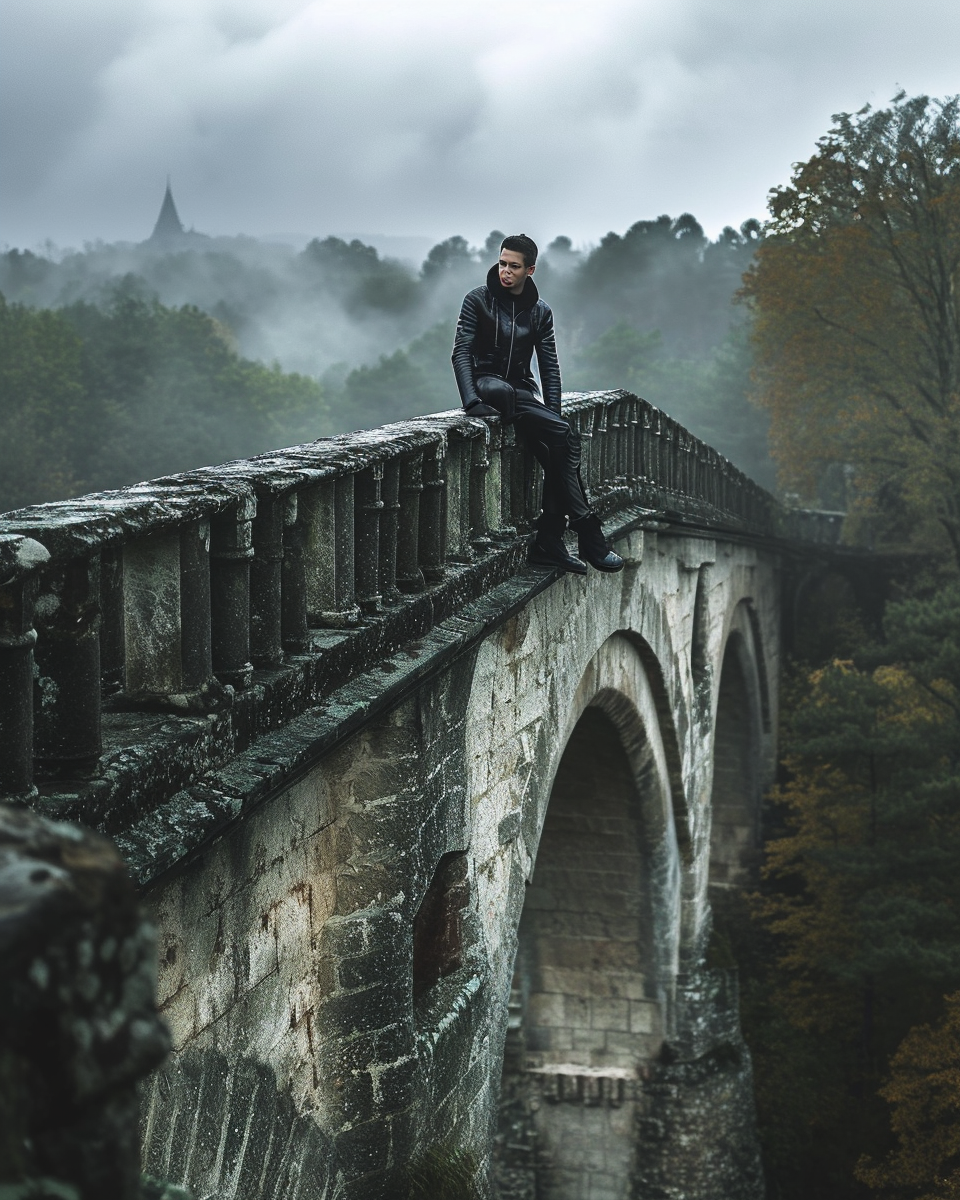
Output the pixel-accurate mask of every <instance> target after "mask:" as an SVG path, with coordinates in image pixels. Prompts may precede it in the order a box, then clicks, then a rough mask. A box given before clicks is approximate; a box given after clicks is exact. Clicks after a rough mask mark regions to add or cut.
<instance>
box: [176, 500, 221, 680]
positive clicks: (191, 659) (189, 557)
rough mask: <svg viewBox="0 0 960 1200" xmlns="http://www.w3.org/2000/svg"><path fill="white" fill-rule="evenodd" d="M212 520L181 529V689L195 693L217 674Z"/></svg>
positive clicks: (193, 523) (191, 523)
mask: <svg viewBox="0 0 960 1200" xmlns="http://www.w3.org/2000/svg"><path fill="white" fill-rule="evenodd" d="M210 581H211V565H210V522H209V521H192V522H190V524H188V525H185V526H184V527H183V528H182V529H181V530H180V668H181V680H180V686H179V688H178V691H180V692H182V693H184V694H186V695H192V694H196V693H200V692H202V691H203V690H204V689H205V688H208V687H209V686H210V683H211V680H212V677H213V629H212V623H211V604H212V601H211V592H210Z"/></svg>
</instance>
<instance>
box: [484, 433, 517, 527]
mask: <svg viewBox="0 0 960 1200" xmlns="http://www.w3.org/2000/svg"><path fill="white" fill-rule="evenodd" d="M511 457H512V447H511V444H510V441H509V438H508V435H507V431H506V430H505V429H504V427H503V425H502V424H500V422H499V421H498V422H497V423H496V425H492V426H491V427H490V469H489V470H488V471H487V517H488V520H489V522H490V526H489V528H490V533H491V534H492V535H493V536H494V537H495V538H498V539H500V540H502V541H507V540H509V539H510V538H514V537H516V536H517V530H516V527H515V526H514V525H513V524H512V522H511V519H510V466H511V462H510V460H511Z"/></svg>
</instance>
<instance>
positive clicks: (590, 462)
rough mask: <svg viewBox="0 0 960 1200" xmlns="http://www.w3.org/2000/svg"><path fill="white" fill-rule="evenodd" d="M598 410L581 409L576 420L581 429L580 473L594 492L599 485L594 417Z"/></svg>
mask: <svg viewBox="0 0 960 1200" xmlns="http://www.w3.org/2000/svg"><path fill="white" fill-rule="evenodd" d="M595 412H596V410H595V409H593V408H588V409H581V410H580V412H578V413H577V414H576V416H575V417H574V420H575V421H576V422H577V426H578V428H579V431H580V447H581V450H580V475H581V477H582V478H583V482H584V486H585V487H586V488H587V491H588V492H590V493H593V492H594V491H595V490H596V487H597V469H596V459H595V455H594V441H593V418H594V413H595Z"/></svg>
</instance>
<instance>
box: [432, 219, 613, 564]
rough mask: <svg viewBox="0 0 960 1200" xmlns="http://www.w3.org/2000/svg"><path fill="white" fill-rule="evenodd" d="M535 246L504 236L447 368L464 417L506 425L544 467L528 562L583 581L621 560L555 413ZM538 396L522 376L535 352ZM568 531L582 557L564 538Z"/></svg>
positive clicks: (550, 335) (552, 348) (556, 385)
mask: <svg viewBox="0 0 960 1200" xmlns="http://www.w3.org/2000/svg"><path fill="white" fill-rule="evenodd" d="M536 263H537V244H536V242H534V241H533V239H532V238H529V237H527V235H526V234H525V233H518V234H513V235H511V236H510V237H506V238H504V239H503V243H502V244H501V247H500V261H499V262H498V263H497V265H496V266H493V267H491V268H490V270H489V271H488V272H487V282H486V283H485V284H484V285H483V286H482V287H478V288H474V289H473V291H472V292H468V293H467V295H466V296H465V297H464V299H463V307H462V308H461V309H460V320H459V321H458V322H457V336H456V338H455V339H454V343H453V370H454V374H455V375H456V377H457V387H458V388H459V389H460V399H461V401H462V402H463V407H464V408H465V409H466V411H467V412H468V413H469V414H470V416H472V417H492V416H500V417H501V418H502V419H503V421H504V422H505V423H510V422H513V423H514V424H515V425H516V428H517V431H518V432H519V434H520V436H521V437H522V438H523V441H524V443H525V444H526V446H527V448H528V449H529V450H530V452H531V453H532V454H533V455H534V457H535V458H536V459H537V461H538V462H539V463H540V465H541V466H542V467H543V511H542V512H541V514H540V516H539V517H538V518H537V536H536V539H535V541H534V543H533V545H532V546H531V548H530V562H532V563H536V564H538V565H541V566H548V567H560V568H561V569H562V570H564V571H573V572H575V573H576V574H578V575H585V574H586V571H587V568H586V566H584V564H583V562H581V561H580V559H586V561H587V562H588V563H590V565H591V566H592V567H596V569H597V570H598V571H619V570H621V568H622V567H623V559H622V558H621V557H620V556H619V554H614V552H613V551H612V550H610V549H609V547H608V546H607V543H606V539H605V538H604V536H603V529H602V528H601V526H600V519H599V518H598V517H597V516H596V514H595V513H593V512H591V511H590V505H589V503H588V501H587V496H586V492H585V491H584V488H583V482H582V480H581V478H580V435H579V433H578V432H577V431H576V430H575V429H572V428H571V426H570V424H569V423H568V422H567V421H565V420H564V419H563V417H562V416H561V415H560V363H559V361H558V360H557V343H556V338H555V336H554V331H553V313H552V312H551V311H550V308H549V306H548V305H547V304H545V303H544V302H543V301H542V300H541V299H540V294H539V292H538V291H537V285H536V284H535V283H534V282H533V279H532V278H531V277H532V275H533V272H534V268H535V267H536ZM534 350H536V352H537V365H538V366H539V368H540V378H541V380H542V381H543V398H542V399H541V397H540V389H539V388H538V387H537V382H536V380H535V379H534V376H533V372H532V371H531V370H530V362H531V359H532V356H533V352H534ZM567 518H569V520H570V528H571V529H574V530H576V533H577V538H578V542H579V554H580V558H574V557H573V556H572V555H571V554H570V553H569V552H568V550H567V548H566V546H565V545H564V541H563V533H564V530H565V529H566V527H567Z"/></svg>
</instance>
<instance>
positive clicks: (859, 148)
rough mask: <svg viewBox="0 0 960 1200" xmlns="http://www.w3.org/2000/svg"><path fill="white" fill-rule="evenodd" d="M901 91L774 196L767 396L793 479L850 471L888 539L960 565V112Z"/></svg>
mask: <svg viewBox="0 0 960 1200" xmlns="http://www.w3.org/2000/svg"><path fill="white" fill-rule="evenodd" d="M958 103H960V102H958V100H957V99H956V98H954V99H950V100H945V101H936V100H930V99H928V98H927V97H926V96H918V97H915V98H913V99H910V98H908V97H906V95H904V94H903V93H901V94H899V95H898V96H897V97H896V98H895V99H894V101H893V102H892V104H891V105H890V107H889V108H885V109H878V110H874V109H871V108H869V107H868V108H864V109H862V110H861V111H860V112H858V113H855V114H852V115H851V114H847V113H844V114H841V115H840V116H838V117H836V118H834V124H833V127H832V128H831V129H830V131H829V132H828V133H827V134H826V135H825V136H824V137H823V138H821V139H820V141H819V142H818V143H817V151H816V153H815V154H813V155H812V156H811V157H810V158H809V159H808V160H807V161H806V162H803V163H800V164H799V165H798V166H797V167H796V168H795V170H794V174H793V178H792V181H791V183H790V185H789V186H786V187H781V188H777V189H775V190H774V192H773V193H772V195H771V201H770V211H771V221H770V222H769V225H768V227H767V234H766V236H765V237H764V239H763V241H762V244H761V245H760V246H759V247H758V250H757V256H756V263H755V265H754V266H753V267H752V268H751V270H750V271H749V272H748V275H747V280H746V286H745V294H746V296H747V297H748V298H749V299H750V301H751V303H752V308H753V312H754V317H755V320H754V327H753V334H754V346H755V350H756V368H755V369H756V396H757V399H758V401H759V403H760V404H761V405H762V406H763V407H764V408H765V409H767V411H768V412H769V413H770V417H771V422H772V424H771V437H772V441H773V448H774V454H775V457H776V458H777V461H778V463H779V465H780V468H781V472H782V476H783V482H784V484H785V486H786V487H787V488H788V489H790V490H796V491H797V492H798V493H799V494H800V495H801V496H802V497H804V498H805V499H807V500H810V501H813V502H816V501H817V499H818V497H819V496H820V495H821V494H822V492H823V490H824V483H825V481H826V480H827V479H828V478H829V474H830V471H831V468H838V467H839V468H841V469H842V468H847V467H849V469H850V470H849V474H850V475H851V477H852V480H853V493H854V497H853V498H855V502H856V507H857V509H858V511H860V512H861V513H863V514H865V515H869V516H870V517H872V518H873V519H874V521H875V522H877V523H878V524H879V527H880V532H881V534H882V535H883V536H884V537H885V538H886V539H887V540H890V539H892V540H894V541H900V542H906V541H908V540H910V539H911V538H913V537H915V535H916V532H917V531H918V530H919V531H920V532H923V527H924V526H931V525H934V524H935V525H936V526H938V527H939V530H940V533H941V536H942V535H944V534H945V535H946V538H947V540H948V542H949V544H950V546H951V547H952V550H953V553H954V555H955V556H956V557H957V559H958V561H960V309H958V305H957V295H956V292H957V284H958V270H960V120H958V117H960V107H958Z"/></svg>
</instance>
